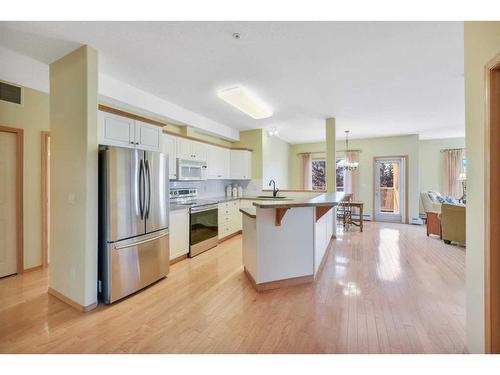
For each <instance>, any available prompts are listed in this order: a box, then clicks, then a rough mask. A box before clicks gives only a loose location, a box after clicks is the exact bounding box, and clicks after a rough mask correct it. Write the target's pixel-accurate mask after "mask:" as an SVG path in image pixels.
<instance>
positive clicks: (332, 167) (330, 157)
mask: <svg viewBox="0 0 500 375" xmlns="http://www.w3.org/2000/svg"><path fill="white" fill-rule="evenodd" d="M325 130H326V190H327V191H328V192H329V193H334V192H335V191H336V164H335V118H334V117H331V118H327V119H326V122H325Z"/></svg>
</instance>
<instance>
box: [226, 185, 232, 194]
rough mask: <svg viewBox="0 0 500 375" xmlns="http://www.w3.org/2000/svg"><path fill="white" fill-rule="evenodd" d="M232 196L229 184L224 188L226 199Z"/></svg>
mask: <svg viewBox="0 0 500 375" xmlns="http://www.w3.org/2000/svg"><path fill="white" fill-rule="evenodd" d="M232 194H233V187H232V186H231V184H229V185H227V186H226V197H231V195H232Z"/></svg>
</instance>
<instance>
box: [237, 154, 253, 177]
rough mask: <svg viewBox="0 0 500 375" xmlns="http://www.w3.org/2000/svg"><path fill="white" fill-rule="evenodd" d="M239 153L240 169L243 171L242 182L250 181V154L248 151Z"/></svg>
mask: <svg viewBox="0 0 500 375" xmlns="http://www.w3.org/2000/svg"><path fill="white" fill-rule="evenodd" d="M240 152H241V167H242V168H241V169H242V171H243V173H242V176H241V178H242V179H244V180H251V179H252V153H251V152H250V151H243V150H242V151H240Z"/></svg>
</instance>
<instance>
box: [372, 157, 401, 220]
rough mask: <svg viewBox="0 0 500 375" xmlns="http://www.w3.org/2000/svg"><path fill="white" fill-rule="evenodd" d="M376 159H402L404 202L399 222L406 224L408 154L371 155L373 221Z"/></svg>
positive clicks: (373, 214)
mask: <svg viewBox="0 0 500 375" xmlns="http://www.w3.org/2000/svg"><path fill="white" fill-rule="evenodd" d="M378 159H403V160H404V171H405V178H404V198H405V204H404V210H405V212H404V215H402V216H401V223H402V224H408V175H409V173H408V164H409V162H408V155H389V156H374V157H373V168H372V173H373V175H372V183H373V188H372V220H373V221H375V168H376V166H377V160H378Z"/></svg>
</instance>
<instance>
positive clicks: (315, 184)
mask: <svg viewBox="0 0 500 375" xmlns="http://www.w3.org/2000/svg"><path fill="white" fill-rule="evenodd" d="M311 179H312V189H313V190H326V160H324V159H323V160H319V159H318V160H311Z"/></svg>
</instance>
